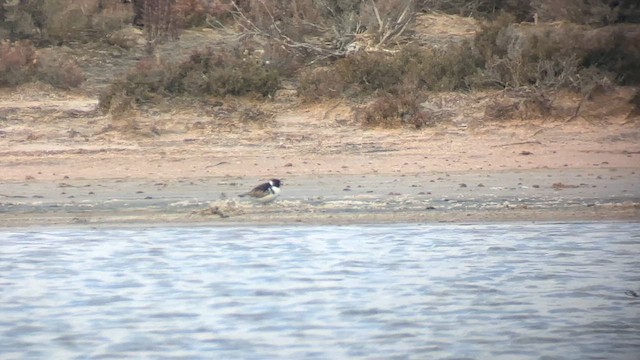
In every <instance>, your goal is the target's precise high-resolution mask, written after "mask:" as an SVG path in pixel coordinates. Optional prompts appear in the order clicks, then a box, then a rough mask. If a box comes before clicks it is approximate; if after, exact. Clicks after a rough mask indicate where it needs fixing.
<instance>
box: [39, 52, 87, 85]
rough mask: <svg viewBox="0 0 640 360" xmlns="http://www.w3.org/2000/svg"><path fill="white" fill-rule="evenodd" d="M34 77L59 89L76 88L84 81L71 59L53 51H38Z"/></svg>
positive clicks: (76, 64)
mask: <svg viewBox="0 0 640 360" xmlns="http://www.w3.org/2000/svg"><path fill="white" fill-rule="evenodd" d="M36 77H37V78H38V80H40V81H43V82H46V83H49V84H51V85H53V86H54V87H56V88H60V89H71V88H76V87H78V86H80V85H81V84H82V83H83V82H84V80H85V76H84V72H83V71H82V68H80V66H79V65H78V63H77V62H76V61H75V59H74V58H73V57H71V56H70V55H66V54H63V53H59V52H55V51H53V50H40V51H38V59H37V62H36Z"/></svg>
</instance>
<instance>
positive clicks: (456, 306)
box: [0, 223, 640, 359]
mask: <svg viewBox="0 0 640 360" xmlns="http://www.w3.org/2000/svg"><path fill="white" fill-rule="evenodd" d="M0 250H1V251H0V359H53V358H55V359H65V358H81V359H87V358H90V359H94V358H95V359H105V358H106V359H108V358H136V359H139V358H140V359H141V358H150V359H454V358H455V359H460V358H474V359H639V358H640V298H638V297H636V296H635V295H637V294H640V272H639V270H640V256H639V255H640V223H596V224H582V223H574V224H487V225H397V226H384V227H382V226H380V227H377V226H345V227H337V226H319V227H259V228H254V229H251V228H248V227H246V228H152V229H144V230H126V229H125V230H122V229H120V230H117V229H105V230H79V229H68V230H43V231H34V232H12V231H6V230H5V231H0Z"/></svg>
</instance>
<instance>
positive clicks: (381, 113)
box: [356, 93, 434, 129]
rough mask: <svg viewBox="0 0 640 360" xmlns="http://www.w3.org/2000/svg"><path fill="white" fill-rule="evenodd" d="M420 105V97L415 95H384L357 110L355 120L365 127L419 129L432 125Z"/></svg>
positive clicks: (427, 114)
mask: <svg viewBox="0 0 640 360" xmlns="http://www.w3.org/2000/svg"><path fill="white" fill-rule="evenodd" d="M420 104H421V101H420V96H419V95H417V94H415V93H402V94H399V95H391V94H384V95H382V96H379V97H378V98H376V99H375V100H373V101H372V102H371V103H370V104H368V105H367V106H365V107H363V108H360V109H358V110H357V112H356V119H357V120H358V121H359V122H360V123H361V124H362V125H363V126H366V127H384V128H396V127H410V128H414V129H420V128H423V127H425V126H432V125H434V124H433V121H431V118H430V116H429V113H428V112H427V111H426V110H425V109H423V108H422V106H421V105H420Z"/></svg>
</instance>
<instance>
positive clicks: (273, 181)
mask: <svg viewBox="0 0 640 360" xmlns="http://www.w3.org/2000/svg"><path fill="white" fill-rule="evenodd" d="M269 184H271V186H275V187H278V188H279V187H280V179H271V180H269Z"/></svg>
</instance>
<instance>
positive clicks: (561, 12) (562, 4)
mask: <svg viewBox="0 0 640 360" xmlns="http://www.w3.org/2000/svg"><path fill="white" fill-rule="evenodd" d="M532 7H533V11H534V12H535V13H536V14H537V15H538V19H539V20H540V21H544V22H552V21H562V20H564V21H570V22H572V23H576V24H585V25H606V24H611V23H613V22H614V21H615V20H616V18H617V17H618V10H617V8H616V7H610V6H609V4H608V3H607V2H606V1H603V0H533V1H532Z"/></svg>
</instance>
